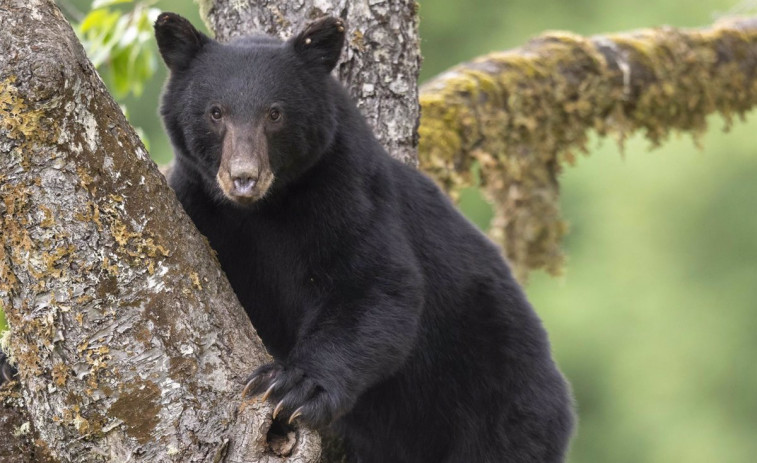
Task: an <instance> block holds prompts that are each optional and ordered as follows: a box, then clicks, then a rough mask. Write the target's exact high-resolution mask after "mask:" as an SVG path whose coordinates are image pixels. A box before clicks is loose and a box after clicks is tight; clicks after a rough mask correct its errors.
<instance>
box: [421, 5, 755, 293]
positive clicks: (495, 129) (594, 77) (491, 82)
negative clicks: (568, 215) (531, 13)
mask: <svg viewBox="0 0 757 463" xmlns="http://www.w3.org/2000/svg"><path fill="white" fill-rule="evenodd" d="M756 71H757V18H751V19H743V20H731V21H729V22H724V23H721V24H717V25H715V26H713V27H711V28H708V29H698V30H682V29H675V28H671V27H663V28H658V29H650V30H642V31H638V32H633V33H629V34H618V35H610V36H595V37H589V38H585V37H581V36H577V35H574V34H570V33H564V32H557V33H550V34H546V35H543V36H541V37H538V38H536V39H534V40H532V41H531V42H529V43H528V44H527V45H526V46H524V47H523V48H520V49H516V50H512V51H509V52H501V53H492V54H490V55H486V56H482V57H480V58H478V59H476V60H474V61H471V62H468V63H465V64H461V65H459V66H456V67H454V68H452V69H450V70H449V71H447V72H445V73H443V74H442V75H440V76H438V77H437V78H435V79H434V80H432V81H430V82H428V83H427V84H426V85H425V86H424V87H423V88H422V89H421V106H422V108H423V109H422V118H421V125H420V134H421V144H420V147H419V158H420V164H421V168H422V169H423V170H424V171H425V172H427V173H429V174H430V175H431V176H433V177H434V178H435V179H436V180H437V182H438V183H439V184H441V185H442V186H443V187H444V188H445V189H446V190H447V191H448V192H449V193H450V194H452V195H453V196H454V195H455V194H456V193H457V192H458V191H459V189H460V188H462V187H464V186H468V185H470V184H471V182H472V175H471V172H472V166H473V165H474V164H478V165H479V166H480V167H481V168H480V173H481V179H482V183H483V187H484V189H485V191H486V193H487V195H488V196H489V198H490V199H491V200H492V202H493V204H494V207H495V217H494V220H493V222H492V235H493V237H494V238H495V239H496V240H498V241H499V242H500V243H503V244H504V248H505V253H506V255H507V257H508V259H509V260H510V262H511V264H512V265H513V266H514V267H515V269H516V272H517V274H518V275H519V277H520V278H521V279H525V277H526V275H527V273H528V271H529V270H531V269H535V268H545V269H546V270H547V271H549V272H550V273H558V272H559V270H560V269H561V266H562V263H563V254H562V251H561V249H560V241H561V238H562V236H563V235H564V234H565V231H566V225H565V222H564V221H563V220H562V218H561V217H560V212H559V205H558V180H557V178H558V174H559V173H560V170H561V169H562V166H563V165H564V163H566V162H567V163H568V164H572V163H573V162H574V157H575V153H577V152H586V143H587V140H588V133H589V131H590V130H592V129H593V130H595V131H596V132H597V133H599V135H601V136H605V135H608V134H612V135H614V136H615V137H616V138H617V139H618V140H619V141H620V142H621V144H622V141H623V140H625V139H626V138H627V137H628V136H629V135H630V134H631V133H633V132H636V131H641V132H642V133H643V134H644V135H645V136H646V137H647V138H648V139H649V140H650V141H651V142H652V144H653V145H654V146H657V145H659V144H661V143H663V142H664V141H665V140H667V138H668V136H669V134H670V133H671V132H672V131H686V132H689V133H691V134H692V135H693V136H694V137H695V138H696V136H697V135H698V134H701V133H702V132H704V131H705V129H706V125H707V124H706V116H707V115H708V114H711V113H713V112H719V113H721V114H722V115H723V116H725V118H726V120H727V121H728V123H729V124H730V122H731V119H732V117H733V116H734V115H739V116H741V117H743V116H744V114H745V113H746V111H748V110H749V109H751V108H752V107H753V106H754V104H755V103H756V102H757V79H756V78H757V75H756V74H757V73H756Z"/></svg>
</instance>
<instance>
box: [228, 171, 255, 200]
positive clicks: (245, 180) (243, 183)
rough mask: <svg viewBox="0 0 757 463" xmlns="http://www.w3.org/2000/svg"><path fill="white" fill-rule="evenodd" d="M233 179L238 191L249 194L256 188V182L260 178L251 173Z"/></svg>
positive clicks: (241, 193)
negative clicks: (250, 174)
mask: <svg viewBox="0 0 757 463" xmlns="http://www.w3.org/2000/svg"><path fill="white" fill-rule="evenodd" d="M233 180H234V189H235V190H237V193H238V194H240V195H246V194H249V193H250V192H251V191H252V189H253V188H255V184H256V183H257V182H258V179H257V178H256V177H252V176H249V175H240V176H237V177H234V178H233Z"/></svg>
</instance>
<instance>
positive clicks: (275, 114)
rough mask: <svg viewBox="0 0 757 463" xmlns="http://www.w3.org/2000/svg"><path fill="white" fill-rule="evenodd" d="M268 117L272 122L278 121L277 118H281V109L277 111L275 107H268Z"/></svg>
mask: <svg viewBox="0 0 757 463" xmlns="http://www.w3.org/2000/svg"><path fill="white" fill-rule="evenodd" d="M268 119H270V120H272V121H273V122H276V121H278V120H279V119H281V111H279V110H278V109H277V108H271V109H269V110H268Z"/></svg>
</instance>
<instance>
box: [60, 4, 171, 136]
mask: <svg viewBox="0 0 757 463" xmlns="http://www.w3.org/2000/svg"><path fill="white" fill-rule="evenodd" d="M155 2H156V0H152V1H140V2H134V1H133V0H94V1H93V2H92V10H91V11H90V12H89V13H87V14H86V16H84V18H83V19H82V20H81V22H79V24H76V25H75V26H74V31H76V34H77V35H78V37H79V40H80V41H81V42H82V44H83V45H84V49H85V50H86V52H87V56H88V57H89V59H90V61H92V64H93V65H94V66H95V68H96V69H97V71H98V73H99V74H100V77H102V79H103V81H104V82H105V85H107V87H108V89H109V90H110V92H111V94H113V96H114V98H115V99H116V100H119V101H121V102H123V101H124V100H125V99H126V98H127V97H128V96H134V97H136V98H139V97H141V96H142V94H143V92H144V90H145V86H146V85H147V84H148V83H149V82H150V80H151V79H152V78H153V76H154V75H155V71H156V70H157V66H158V58H157V52H156V50H155V45H154V42H153V29H152V25H153V23H154V22H155V19H156V18H157V17H158V15H159V14H160V10H159V9H157V8H152V5H153V4H154V3H155ZM125 4H129V5H128V8H127V9H124V8H123V6H126V5H125ZM121 109H122V110H123V111H124V114H125V115H126V116H127V118H128V112H127V110H126V106H125V105H123V104H122V105H121ZM135 130H136V132H137V134H138V135H139V136H140V138H141V139H142V142H143V143H144V144H145V146H146V147H147V148H148V149H149V144H150V143H149V139H148V136H147V134H146V133H145V131H144V130H142V129H141V128H140V127H135Z"/></svg>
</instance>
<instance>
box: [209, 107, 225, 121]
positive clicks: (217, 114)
mask: <svg viewBox="0 0 757 463" xmlns="http://www.w3.org/2000/svg"><path fill="white" fill-rule="evenodd" d="M210 117H211V118H213V120H214V121H220V120H221V118H222V117H223V111H221V108H219V107H218V106H213V107H212V108H210Z"/></svg>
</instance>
